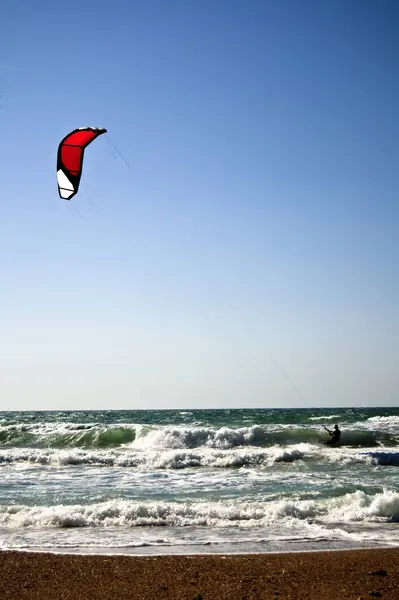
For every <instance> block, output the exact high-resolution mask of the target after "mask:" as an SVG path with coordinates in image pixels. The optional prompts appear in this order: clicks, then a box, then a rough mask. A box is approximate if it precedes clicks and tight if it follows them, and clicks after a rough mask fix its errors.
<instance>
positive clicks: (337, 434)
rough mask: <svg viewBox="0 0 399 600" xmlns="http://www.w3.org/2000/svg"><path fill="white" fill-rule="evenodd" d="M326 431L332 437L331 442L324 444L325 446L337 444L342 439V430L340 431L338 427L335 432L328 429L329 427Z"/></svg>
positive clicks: (335, 426)
mask: <svg viewBox="0 0 399 600" xmlns="http://www.w3.org/2000/svg"><path fill="white" fill-rule="evenodd" d="M324 429H325V430H326V431H327V432H328V434H329V435H331V440H328V441H327V442H324V443H325V444H336V443H337V442H339V440H340V437H341V430H340V429H339V427H338V425H334V431H331V430H330V429H327V427H324Z"/></svg>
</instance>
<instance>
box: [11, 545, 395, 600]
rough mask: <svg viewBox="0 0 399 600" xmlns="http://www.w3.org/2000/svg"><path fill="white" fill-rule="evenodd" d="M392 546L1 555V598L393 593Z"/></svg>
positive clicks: (258, 599) (312, 598) (247, 598)
mask: <svg viewBox="0 0 399 600" xmlns="http://www.w3.org/2000/svg"><path fill="white" fill-rule="evenodd" d="M398 572H399V548H394V549H373V550H355V551H334V552H307V553H294V554H292V553H291V554H263V555H260V554H257V555H239V556H238V555H217V556H215V555H211V556H209V555H208V556H198V555H197V556H153V557H137V556H98V555H97V556H93V555H92V556H86V555H79V556H78V555H63V554H49V553H30V552H9V551H4V552H1V553H0V597H1V598H8V599H15V600H21V599H23V598H26V599H32V600H33V599H35V600H36V599H37V600H53V599H54V600H61V599H62V600H94V599H95V600H114V599H115V600H135V599H137V600H139V599H140V600H155V599H156V600H158V599H159V600H163V599H166V598H168V599H172V600H262V599H270V598H273V599H278V600H282V599H289V600H291V599H292V600H293V599H295V600H327V599H328V600H334V599H337V600H338V599H339V600H359V599H360V598H362V599H364V600H365V599H371V598H384V599H385V600H397V599H398V598H399V577H398Z"/></svg>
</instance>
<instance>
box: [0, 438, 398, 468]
mask: <svg viewBox="0 0 399 600" xmlns="http://www.w3.org/2000/svg"><path fill="white" fill-rule="evenodd" d="M296 461H303V462H304V463H306V462H308V463H312V464H314V463H319V464H321V463H323V462H325V463H328V464H333V463H335V464H341V465H350V464H353V465H356V464H371V465H376V466H395V467H396V466H399V452H396V451H395V449H394V448H390V449H389V448H387V449H386V450H385V451H384V452H379V451H378V452H376V451H374V450H373V449H371V448H370V450H369V451H367V452H365V451H361V450H359V449H351V450H349V451H348V449H346V448H331V447H327V446H324V445H316V444H306V443H300V444H292V445H287V446H280V445H275V446H271V447H267V448H248V447H237V448H233V449H227V450H225V449H217V448H206V447H201V448H194V449H159V448H158V449H155V450H154V449H149V450H135V449H134V448H131V447H127V448H125V449H123V450H121V449H117V450H113V449H111V450H96V449H79V448H72V449H61V450H60V449H53V448H47V449H42V448H12V449H2V450H0V465H1V464H3V465H6V464H11V463H30V464H36V465H48V466H55V467H58V466H67V465H75V466H77V465H81V466H94V467H116V468H133V469H136V470H140V471H152V470H167V469H171V470H181V469H192V468H215V469H234V468H242V467H254V466H257V467H260V468H270V467H273V465H277V464H279V463H293V462H296Z"/></svg>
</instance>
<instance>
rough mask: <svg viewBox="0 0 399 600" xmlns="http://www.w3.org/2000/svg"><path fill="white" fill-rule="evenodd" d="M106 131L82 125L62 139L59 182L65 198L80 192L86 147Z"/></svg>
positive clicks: (59, 190) (59, 189) (59, 187)
mask: <svg viewBox="0 0 399 600" xmlns="http://www.w3.org/2000/svg"><path fill="white" fill-rule="evenodd" d="M106 132H107V130H106V129H99V128H98V127H81V128H80V129H75V130H74V131H71V133H68V135H66V136H65V137H64V139H63V140H62V141H61V143H60V145H59V146H58V155H57V183H58V193H59V195H60V197H61V198H64V200H70V199H71V198H72V197H73V196H75V194H77V192H78V189H79V183H80V178H81V176H82V166H83V154H84V150H85V148H86V147H87V146H88V145H89V144H90V143H91V142H92V141H93V140H95V139H96V138H97V137H98V136H99V135H101V134H102V133H106Z"/></svg>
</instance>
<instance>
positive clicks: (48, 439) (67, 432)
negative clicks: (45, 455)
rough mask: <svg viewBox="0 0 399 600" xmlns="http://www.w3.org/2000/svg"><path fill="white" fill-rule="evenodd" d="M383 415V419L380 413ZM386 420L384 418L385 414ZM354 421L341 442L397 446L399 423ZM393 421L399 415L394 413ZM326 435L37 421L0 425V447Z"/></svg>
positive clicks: (287, 428)
mask: <svg viewBox="0 0 399 600" xmlns="http://www.w3.org/2000/svg"><path fill="white" fill-rule="evenodd" d="M381 419H383V418H382V417H381ZM384 419H385V417H384ZM386 419H389V420H388V421H378V422H375V425H376V426H375V427H374V428H373V427H372V425H371V424H369V425H366V426H365V425H364V424H354V425H352V426H350V427H347V428H345V429H344V430H343V433H342V438H341V444H340V445H341V446H358V447H362V446H363V447H373V446H381V445H384V446H397V445H399V422H398V427H396V426H395V425H396V422H395V421H394V420H391V419H390V418H389V417H387V418H386ZM394 419H397V417H394ZM326 435H327V434H326V433H325V432H324V431H323V430H322V429H321V428H320V426H318V425H316V424H314V425H313V424H312V425H311V424H308V425H303V426H298V425H252V426H248V427H238V428H232V427H220V428H215V427H209V426H201V425H193V424H191V425H187V426H184V425H179V426H172V425H164V426H159V425H158V426H155V425H138V424H123V423H121V424H118V425H112V426H111V425H103V424H98V423H85V424H78V423H38V424H17V425H16V424H13V425H10V424H8V425H5V426H4V425H3V426H0V446H3V447H19V448H21V447H31V448H67V447H68V448H118V447H126V446H131V447H132V448H134V449H136V450H148V449H151V448H152V449H192V448H200V447H206V448H218V449H232V448H236V447H240V446H256V447H270V446H274V445H281V446H285V445H287V444H299V443H310V444H319V443H322V442H323V441H325V440H326Z"/></svg>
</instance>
